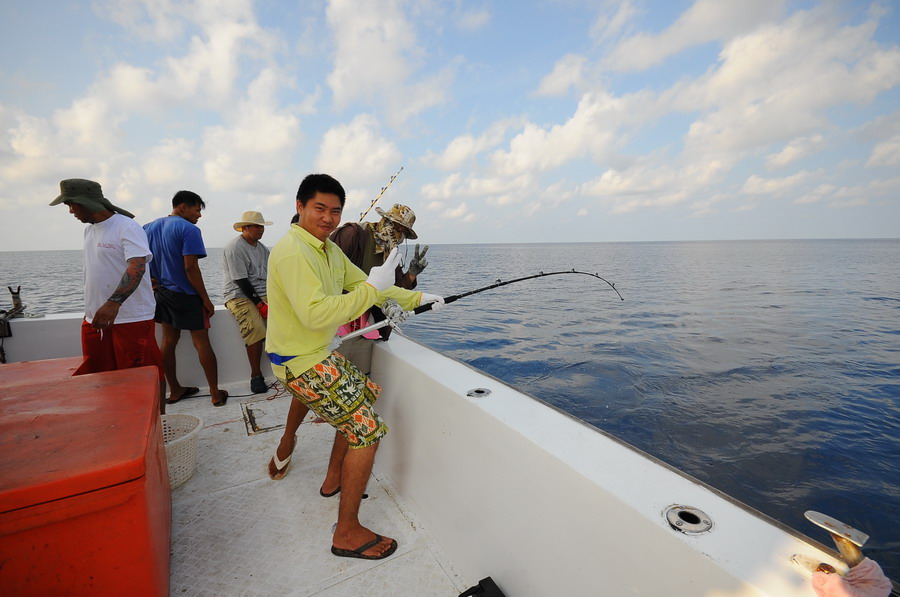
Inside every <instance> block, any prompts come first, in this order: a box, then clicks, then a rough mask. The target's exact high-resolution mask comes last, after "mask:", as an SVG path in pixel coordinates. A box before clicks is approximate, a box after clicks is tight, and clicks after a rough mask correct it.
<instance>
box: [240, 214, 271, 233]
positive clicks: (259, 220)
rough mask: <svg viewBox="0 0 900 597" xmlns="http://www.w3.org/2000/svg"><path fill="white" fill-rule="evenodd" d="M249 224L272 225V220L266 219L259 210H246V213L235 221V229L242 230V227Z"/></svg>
mask: <svg viewBox="0 0 900 597" xmlns="http://www.w3.org/2000/svg"><path fill="white" fill-rule="evenodd" d="M249 224H254V225H256V226H271V225H272V222H269V221H267V220H265V219H264V218H263V215H262V214H261V213H259V212H258V211H245V212H244V215H242V216H241V219H240V220H238V221H237V222H235V223H234V229H235V230H237V231H238V232H240V231H241V228H243V227H244V226H247V225H249Z"/></svg>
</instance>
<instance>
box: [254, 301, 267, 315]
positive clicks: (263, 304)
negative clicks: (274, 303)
mask: <svg viewBox="0 0 900 597" xmlns="http://www.w3.org/2000/svg"><path fill="white" fill-rule="evenodd" d="M256 308H257V309H259V314H260V315H262V318H263V319H268V318H269V303H267V302H266V301H259V302H258V303H256Z"/></svg>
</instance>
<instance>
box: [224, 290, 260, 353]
mask: <svg viewBox="0 0 900 597" xmlns="http://www.w3.org/2000/svg"><path fill="white" fill-rule="evenodd" d="M262 299H263V300H266V297H262ZM225 308H226V309H228V310H229V311H231V314H232V315H234V320H235V321H237V324H238V330H240V332H241V338H243V340H244V344H246V345H247V346H251V345H253V344H256V343H257V342H259V341H260V340H265V339H266V320H265V319H263V316H262V315H261V314H260V312H259V309H258V308H257V306H256V305H255V304H254V303H253V301H251V300H250V299H248V298H244V297H238V298H233V299H231V300H230V301H228V302H226V303H225Z"/></svg>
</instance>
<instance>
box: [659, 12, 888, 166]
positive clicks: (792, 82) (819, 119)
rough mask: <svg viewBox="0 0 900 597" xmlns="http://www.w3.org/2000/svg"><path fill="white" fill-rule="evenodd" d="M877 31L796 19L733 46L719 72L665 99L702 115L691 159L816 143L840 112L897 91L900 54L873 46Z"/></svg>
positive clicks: (807, 16) (808, 15) (825, 16)
mask: <svg viewBox="0 0 900 597" xmlns="http://www.w3.org/2000/svg"><path fill="white" fill-rule="evenodd" d="M876 26H877V24H876V23H864V24H862V25H859V26H855V27H851V26H844V27H841V26H840V23H838V22H837V21H836V17H835V16H834V15H832V14H831V13H828V12H826V11H824V9H820V10H815V11H810V12H798V13H796V14H795V15H793V16H792V17H790V18H789V19H787V20H786V21H785V22H784V23H782V24H779V25H774V24H773V25H768V26H765V27H762V28H759V29H757V30H756V31H754V32H752V33H750V34H747V35H745V36H742V37H739V38H736V39H734V40H733V41H731V42H730V43H728V44H727V45H726V46H725V48H724V49H723V51H722V53H721V64H720V66H719V67H718V68H716V69H713V70H710V71H709V72H708V73H707V74H706V75H704V76H702V77H700V78H699V79H697V80H696V81H694V82H690V83H686V84H679V85H676V86H675V87H673V89H672V90H670V91H669V92H667V93H666V94H664V95H669V96H670V98H669V101H670V102H671V103H672V105H674V106H678V109H681V110H684V111H686V112H696V111H700V112H701V115H700V117H699V118H698V119H697V120H696V121H694V123H693V124H692V125H691V126H690V129H689V132H688V135H687V137H686V139H685V143H686V148H687V151H688V152H692V153H698V154H721V153H731V154H733V155H734V156H735V157H742V156H744V155H746V154H747V153H748V152H750V151H754V150H758V149H761V148H766V147H767V146H769V145H771V144H773V143H781V142H784V141H785V140H788V139H795V138H797V137H803V136H811V135H814V134H815V132H814V131H817V130H820V129H822V128H823V127H825V126H826V125H827V122H828V115H827V113H826V111H827V110H828V109H829V108H831V107H833V106H837V105H844V104H847V103H854V102H860V103H864V102H868V101H871V99H872V98H873V97H875V95H877V94H878V93H880V92H881V91H884V90H885V89H889V88H891V87H893V86H896V85H897V84H898V83H900V48H896V47H894V48H891V49H887V50H885V49H880V48H879V47H878V46H876V45H875V44H874V42H872V41H871V36H872V34H873V32H874V29H875V27H876Z"/></svg>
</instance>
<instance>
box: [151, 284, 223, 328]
mask: <svg viewBox="0 0 900 597" xmlns="http://www.w3.org/2000/svg"><path fill="white" fill-rule="evenodd" d="M153 294H154V296H155V297H156V316H155V317H154V319H155V320H156V321H157V322H158V323H168V324H169V325H171V326H172V327H173V328H175V329H176V330H205V329H209V317H207V316H206V311H205V310H204V309H203V299H201V298H200V297H199V296H198V295H196V294H184V293H183V292H176V291H174V290H169V289H168V288H163V287H162V286H160V287H158V288H157V289H156V290H155V291H154V292H153Z"/></svg>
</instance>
